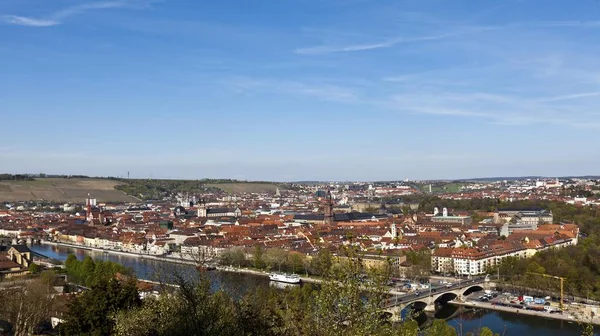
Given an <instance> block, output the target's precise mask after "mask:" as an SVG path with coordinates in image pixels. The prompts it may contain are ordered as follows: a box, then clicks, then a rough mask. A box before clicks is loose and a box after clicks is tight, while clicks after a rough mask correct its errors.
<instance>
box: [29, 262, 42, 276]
mask: <svg viewBox="0 0 600 336" xmlns="http://www.w3.org/2000/svg"><path fill="white" fill-rule="evenodd" d="M28 270H29V272H31V273H32V274H38V273H40V272H41V271H42V267H41V266H40V265H38V264H35V263H31V264H29V267H28Z"/></svg>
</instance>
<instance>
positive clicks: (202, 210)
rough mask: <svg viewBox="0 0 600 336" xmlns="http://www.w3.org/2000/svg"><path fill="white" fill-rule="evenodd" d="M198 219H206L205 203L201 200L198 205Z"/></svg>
mask: <svg viewBox="0 0 600 336" xmlns="http://www.w3.org/2000/svg"><path fill="white" fill-rule="evenodd" d="M198 217H202V218H204V217H206V202H205V201H204V200H203V199H202V200H200V203H198Z"/></svg>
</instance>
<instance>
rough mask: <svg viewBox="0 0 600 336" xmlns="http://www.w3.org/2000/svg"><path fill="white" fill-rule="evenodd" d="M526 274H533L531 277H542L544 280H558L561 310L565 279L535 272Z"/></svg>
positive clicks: (561, 307)
mask: <svg viewBox="0 0 600 336" xmlns="http://www.w3.org/2000/svg"><path fill="white" fill-rule="evenodd" d="M527 274H533V275H539V276H543V277H546V278H552V279H558V280H560V303H559V305H560V309H561V310H562V309H563V301H564V300H563V298H564V282H565V280H566V279H567V278H563V277H559V276H556V275H549V274H542V273H535V272H527Z"/></svg>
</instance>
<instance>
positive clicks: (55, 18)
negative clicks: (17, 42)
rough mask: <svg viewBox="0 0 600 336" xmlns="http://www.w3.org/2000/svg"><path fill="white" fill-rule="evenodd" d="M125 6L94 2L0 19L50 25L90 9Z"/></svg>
mask: <svg viewBox="0 0 600 336" xmlns="http://www.w3.org/2000/svg"><path fill="white" fill-rule="evenodd" d="M126 6H128V3H126V2H120V1H110V2H95V3H87V4H81V5H76V6H71V7H67V8H64V9H62V10H59V11H56V12H54V13H52V14H51V15H49V16H47V17H42V18H34V17H27V16H19V15H2V16H0V21H2V22H4V23H7V24H11V25H17V26H27V27H52V26H57V25H60V24H62V23H63V21H64V20H65V19H67V18H69V17H71V16H75V15H79V14H84V13H86V12H89V11H92V10H100V9H110V8H121V7H126Z"/></svg>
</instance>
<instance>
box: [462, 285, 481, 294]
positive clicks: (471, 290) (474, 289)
mask: <svg viewBox="0 0 600 336" xmlns="http://www.w3.org/2000/svg"><path fill="white" fill-rule="evenodd" d="M482 290H483V287H481V286H479V285H474V286H471V287H469V288H467V289H466V290H465V291H464V292H463V296H467V295H470V294H472V293H475V292H480V291H482Z"/></svg>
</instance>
